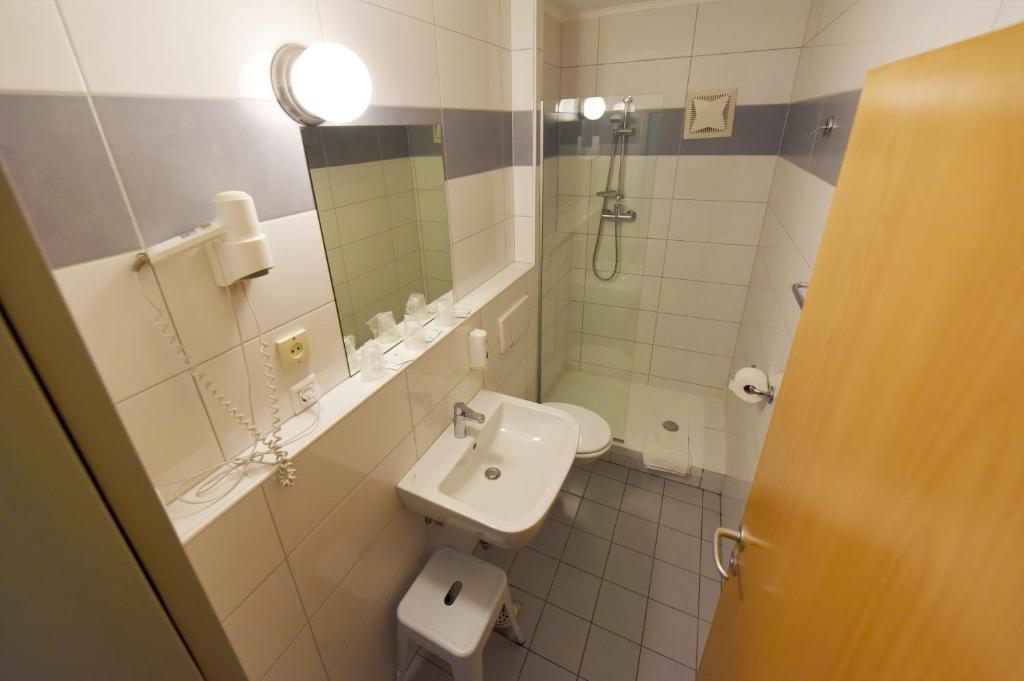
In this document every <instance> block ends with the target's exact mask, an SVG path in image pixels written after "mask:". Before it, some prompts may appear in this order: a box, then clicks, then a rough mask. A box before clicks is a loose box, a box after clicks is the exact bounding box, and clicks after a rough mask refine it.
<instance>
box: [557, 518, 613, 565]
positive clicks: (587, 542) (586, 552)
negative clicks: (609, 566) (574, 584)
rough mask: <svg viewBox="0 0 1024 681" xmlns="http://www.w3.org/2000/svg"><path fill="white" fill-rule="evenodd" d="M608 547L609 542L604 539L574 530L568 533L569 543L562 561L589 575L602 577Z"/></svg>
mask: <svg viewBox="0 0 1024 681" xmlns="http://www.w3.org/2000/svg"><path fill="white" fill-rule="evenodd" d="M610 545H611V542H609V541H608V540H606V539H601V538H600V537H595V536H594V535H592V534H588V533H586V532H583V531H582V530H576V529H574V530H573V531H572V532H570V533H569V541H568V543H567V544H566V545H565V551H564V552H563V553H562V561H563V562H566V563H568V564H569V565H572V566H574V567H578V568H579V569H581V570H586V571H587V572H589V573H590V574H593V575H602V574H604V564H605V560H606V559H607V558H608V547H609V546H610Z"/></svg>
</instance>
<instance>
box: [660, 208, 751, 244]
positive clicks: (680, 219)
mask: <svg viewBox="0 0 1024 681" xmlns="http://www.w3.org/2000/svg"><path fill="white" fill-rule="evenodd" d="M764 211H765V204H763V203H741V202H736V201H691V200H681V201H673V202H672V213H671V221H670V222H669V227H668V238H670V239H676V240H679V241H706V242H712V243H719V244H746V245H749V246H756V245H757V242H758V240H759V238H760V236H761V222H762V221H763V220H764Z"/></svg>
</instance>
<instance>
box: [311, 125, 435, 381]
mask: <svg viewBox="0 0 1024 681" xmlns="http://www.w3.org/2000/svg"><path fill="white" fill-rule="evenodd" d="M302 139H303V144H304V146H305V150H306V164H307V166H308V167H309V176H310V180H311V182H312V185H313V196H314V198H315V200H316V208H317V212H318V213H319V216H320V230H321V232H322V234H323V240H324V249H325V250H326V253H327V263H328V267H329V268H330V272H331V283H332V285H333V286H334V298H335V303H336V305H337V308H338V319H340V320H341V331H342V334H343V335H344V337H345V351H346V354H347V356H348V363H349V369H350V371H351V372H352V373H353V374H354V373H356V372H357V371H358V370H359V368H360V365H361V357H362V350H363V346H364V345H365V343H366V342H367V341H368V340H371V339H375V340H377V341H378V342H379V344H380V345H381V346H382V348H383V350H384V351H387V350H388V349H390V348H391V347H394V346H395V345H397V344H398V343H399V342H401V340H402V338H403V331H404V329H405V328H406V327H404V324H403V323H404V321H405V318H406V314H407V312H408V313H410V314H411V315H412V316H414V317H416V318H417V320H418V321H419V322H420V323H421V324H426V323H427V322H428V321H429V320H430V318H432V317H433V314H434V310H435V308H436V302H437V300H438V299H439V298H442V297H447V298H449V299H450V298H451V290H452V266H451V246H450V240H449V238H448V207H447V203H446V199H445V190H444V159H443V156H442V153H441V149H442V145H441V126H440V125H366V126H319V127H305V128H303V129H302Z"/></svg>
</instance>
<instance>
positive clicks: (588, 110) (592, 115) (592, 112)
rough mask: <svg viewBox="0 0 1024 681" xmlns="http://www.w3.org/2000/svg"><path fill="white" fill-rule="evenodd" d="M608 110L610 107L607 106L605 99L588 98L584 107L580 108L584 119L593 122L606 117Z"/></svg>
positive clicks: (584, 101) (584, 102)
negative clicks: (605, 113)
mask: <svg viewBox="0 0 1024 681" xmlns="http://www.w3.org/2000/svg"><path fill="white" fill-rule="evenodd" d="M607 109H608V105H607V104H605V101H604V97H587V98H586V99H584V100H583V105H582V106H581V107H580V110H581V112H582V113H583V117H584V118H586V119H587V120H591V121H596V120H598V119H599V118H601V116H604V112H605V111H607Z"/></svg>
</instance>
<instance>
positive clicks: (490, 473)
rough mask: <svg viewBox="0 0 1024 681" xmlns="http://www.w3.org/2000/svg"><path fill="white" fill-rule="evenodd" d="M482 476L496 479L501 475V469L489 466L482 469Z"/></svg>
mask: <svg viewBox="0 0 1024 681" xmlns="http://www.w3.org/2000/svg"><path fill="white" fill-rule="evenodd" d="M484 477H485V478H487V479H488V480H497V479H498V478H500V477H501V469H500V468H495V467H494V466H491V467H490V468H488V469H487V470H485V471H484Z"/></svg>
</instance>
